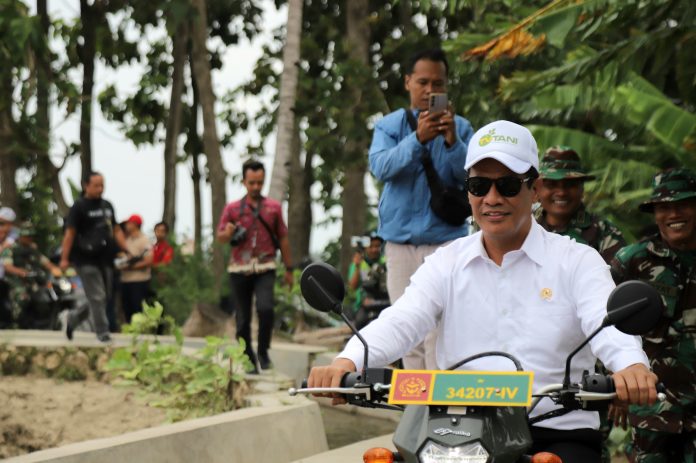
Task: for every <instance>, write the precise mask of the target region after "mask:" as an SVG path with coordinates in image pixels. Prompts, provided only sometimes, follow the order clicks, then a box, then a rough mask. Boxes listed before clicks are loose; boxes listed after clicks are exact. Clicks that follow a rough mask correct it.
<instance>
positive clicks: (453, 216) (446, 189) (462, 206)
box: [405, 109, 471, 227]
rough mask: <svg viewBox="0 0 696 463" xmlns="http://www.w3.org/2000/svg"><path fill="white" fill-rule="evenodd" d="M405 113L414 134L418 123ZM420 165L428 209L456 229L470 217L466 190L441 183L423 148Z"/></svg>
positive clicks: (428, 151) (411, 114)
mask: <svg viewBox="0 0 696 463" xmlns="http://www.w3.org/2000/svg"><path fill="white" fill-rule="evenodd" d="M405 111H406V120H408V125H410V126H411V130H413V131H414V132H415V131H416V129H418V122H417V121H416V118H415V116H414V115H413V113H412V112H411V111H410V110H409V109H405ZM421 163H422V164H423V169H425V178H427V179H428V187H429V188H430V208H431V209H432V210H433V213H434V214H435V215H436V216H438V217H439V218H441V219H442V220H444V221H445V222H447V223H448V224H450V225H454V226H456V227H458V226H461V225H464V222H465V221H466V219H467V218H468V217H469V216H471V205H470V204H469V197H468V196H467V193H466V190H463V189H460V188H458V187H456V186H447V185H445V184H444V183H443V182H442V179H441V178H440V176H439V175H438V173H437V170H435V166H434V165H433V158H432V156H431V155H430V150H428V148H426V147H425V146H423V147H422V149H421Z"/></svg>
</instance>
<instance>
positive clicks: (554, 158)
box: [539, 146, 595, 180]
mask: <svg viewBox="0 0 696 463" xmlns="http://www.w3.org/2000/svg"><path fill="white" fill-rule="evenodd" d="M539 177H541V178H547V179H549V180H563V179H581V180H592V179H594V178H595V177H594V175H589V174H588V173H587V171H586V170H585V169H584V168H583V167H582V163H581V162H580V156H578V153H576V152H575V150H574V149H573V148H570V147H569V146H552V147H551V148H549V149H547V150H546V153H544V157H543V158H541V163H540V164H539Z"/></svg>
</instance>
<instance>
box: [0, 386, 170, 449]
mask: <svg viewBox="0 0 696 463" xmlns="http://www.w3.org/2000/svg"><path fill="white" fill-rule="evenodd" d="M0 404H2V405H0V459H2V458H7V457H11V456H16V455H21V454H25V453H29V452H34V451H37V450H42V449H47V448H52V447H58V446H61V445H65V444H69V443H72V442H80V441H85V440H89V439H95V438H101V437H108V436H114V435H118V434H123V433H125V432H129V431H135V430H138V429H143V428H148V427H152V426H158V425H160V424H163V423H164V422H165V420H166V414H165V412H164V411H163V410H161V409H158V408H153V407H149V406H147V405H145V401H144V399H143V398H142V397H141V396H140V395H139V393H138V392H136V391H135V390H134V389H125V388H118V387H112V386H109V385H107V384H104V383H100V382H98V381H93V380H87V381H76V382H68V381H57V380H53V379H47V378H39V377H31V376H1V377H0Z"/></svg>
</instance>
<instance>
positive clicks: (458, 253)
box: [308, 121, 657, 463]
mask: <svg viewBox="0 0 696 463" xmlns="http://www.w3.org/2000/svg"><path fill="white" fill-rule="evenodd" d="M465 168H466V169H467V171H468V174H469V178H468V180H467V190H468V192H469V201H470V203H471V207H472V211H473V217H474V219H475V221H476V223H477V224H478V225H479V227H480V230H481V231H480V232H478V233H476V234H473V235H471V236H469V237H465V238H461V239H458V240H455V241H454V242H453V243H451V244H450V245H448V246H445V247H443V248H441V249H439V250H438V251H436V252H435V254H433V255H432V256H431V257H429V258H427V259H426V261H425V263H424V264H423V265H422V266H421V267H420V268H419V269H418V271H417V272H416V273H415V274H414V276H413V277H412V278H411V284H410V285H409V287H408V288H407V289H406V292H405V293H404V295H403V296H402V297H401V298H399V299H398V300H397V301H396V302H395V303H394V305H393V306H392V307H390V308H388V309H386V310H384V311H383V312H382V314H381V315H380V317H379V318H378V319H377V320H375V321H374V322H372V323H371V324H370V325H368V326H367V327H366V328H365V329H363V330H362V332H361V333H362V336H363V337H364V339H365V341H366V342H367V344H369V345H370V347H371V350H370V358H369V361H370V364H371V365H372V366H384V365H387V364H389V363H391V362H393V361H395V360H396V359H398V358H399V357H401V356H402V355H404V354H405V353H406V352H408V351H409V350H410V349H412V348H413V346H415V345H417V344H418V343H419V342H420V341H422V339H423V338H424V337H425V335H426V334H427V333H428V332H429V331H430V330H432V329H433V328H436V329H437V332H438V336H437V344H436V358H437V364H438V367H439V368H440V369H445V368H447V367H449V366H450V365H453V364H454V363H455V362H457V361H458V360H460V359H462V358H466V357H469V356H472V355H475V354H477V353H480V352H482V351H498V350H502V351H505V352H509V353H510V354H512V355H514V356H515V357H517V358H518V359H519V360H520V361H521V363H522V366H523V367H524V370H528V371H533V372H534V389H535V390H537V389H540V388H542V387H544V386H548V385H550V384H554V383H561V382H562V380H563V370H562V368H559V365H563V364H564V362H565V357H566V356H567V355H568V352H569V351H570V350H571V349H572V348H574V347H575V346H577V345H578V344H580V342H581V341H582V340H584V339H586V337H587V336H588V335H589V334H590V333H591V332H592V331H593V330H594V329H595V328H596V327H597V326H599V325H600V324H601V322H602V319H603V318H604V316H605V315H606V311H605V307H606V302H607V298H608V296H609V294H610V292H611V291H612V289H613V288H614V283H613V281H612V279H611V275H610V274H609V270H608V268H607V266H606V263H605V262H604V261H603V259H602V258H601V256H600V255H599V254H598V253H597V252H596V251H595V250H593V249H591V248H589V247H588V246H585V245H581V244H578V243H575V242H573V241H570V240H568V239H567V238H564V237H561V236H559V235H556V234H553V233H549V232H547V231H546V230H544V229H543V228H542V227H541V226H539V225H538V224H537V223H536V221H535V220H534V219H533V217H532V204H533V202H534V200H535V199H536V190H535V186H534V180H535V179H536V178H537V177H538V169H539V160H538V154H537V147H536V141H535V140H534V137H533V136H532V134H531V132H529V130H527V129H526V128H524V127H522V126H520V125H517V124H514V123H511V122H508V121H496V122H493V123H491V124H488V125H487V126H485V127H483V128H482V129H480V130H479V131H478V132H477V133H476V134H474V136H473V138H472V139H471V142H470V144H469V151H468V154H467V161H466V165H465ZM438 320H439V322H438ZM363 353H364V348H363V345H362V344H361V343H360V342H359V341H358V340H357V339H356V338H355V337H354V338H352V339H351V341H350V342H349V343H348V344H347V346H346V348H345V349H344V351H343V352H342V353H341V354H339V356H338V357H337V358H336V359H335V360H334V361H333V363H332V364H331V365H329V366H327V367H316V368H313V369H312V371H311V372H310V376H309V378H308V387H336V386H338V385H340V382H341V378H342V377H343V375H344V374H345V373H346V372H352V371H356V370H357V369H360V368H361V367H362V365H363ZM597 357H599V358H600V359H601V360H602V361H603V362H604V364H605V365H606V366H607V367H608V368H609V369H611V370H612V371H613V372H614V382H615V387H616V392H617V396H618V400H619V401H621V402H627V401H628V402H630V403H638V404H647V403H654V402H655V400H656V395H657V393H656V389H655V383H656V380H657V378H656V376H655V375H654V374H653V373H651V372H650V370H649V368H648V362H647V357H646V355H645V353H644V352H643V351H642V349H641V343H640V339H639V338H636V337H632V336H628V335H625V334H623V333H621V332H619V331H618V330H616V329H615V328H608V329H605V330H604V331H602V332H601V333H599V335H597V336H596V337H595V338H593V339H592V341H591V342H590V344H589V346H586V347H584V348H583V349H582V350H580V352H579V353H578V354H577V356H576V357H575V359H576V360H575V363H574V365H573V367H572V369H571V374H572V376H573V377H579V376H581V374H582V371H583V370H591V369H593V367H594V365H595V362H596V359H597ZM466 368H468V369H473V370H488V371H491V370H493V371H495V370H508V369H509V365H508V363H507V362H505V359H498V358H495V357H485V358H480V359H478V360H474V361H472V362H470V363H468V364H467V365H466ZM341 402H342V399H340V398H338V397H335V398H334V403H341ZM554 408H555V407H554V404H553V403H552V402H551V401H550V400H548V399H544V400H542V401H541V402H540V403H539V405H538V406H537V407H536V409H535V410H534V411H533V412H532V415H530V416H537V415H541V414H544V413H546V412H549V411H550V410H552V409H554ZM598 425H599V419H598V416H597V413H596V412H590V411H583V410H575V411H572V412H570V413H567V414H565V415H563V416H557V417H555V418H550V419H548V420H545V421H542V422H540V423H539V424H538V425H536V426H533V427H532V428H531V434H532V438H533V441H534V444H533V447H532V449H531V450H532V453H536V452H541V451H548V452H553V453H556V454H557V455H558V456H560V457H561V458H562V459H563V461H564V462H566V463H598V462H600V461H601V456H600V454H601V434H600V433H599V431H597V428H598Z"/></svg>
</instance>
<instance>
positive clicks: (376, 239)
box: [348, 233, 390, 329]
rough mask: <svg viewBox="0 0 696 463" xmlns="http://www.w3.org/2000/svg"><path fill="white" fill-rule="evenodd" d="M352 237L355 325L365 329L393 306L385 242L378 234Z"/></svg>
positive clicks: (350, 280)
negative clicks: (388, 281) (383, 248)
mask: <svg viewBox="0 0 696 463" xmlns="http://www.w3.org/2000/svg"><path fill="white" fill-rule="evenodd" d="M353 238H355V243H354V247H356V251H355V254H354V255H353V262H352V263H351V264H350V267H349V268H348V286H349V287H350V289H352V290H353V291H355V315H354V320H355V325H356V327H357V328H358V329H362V328H363V327H364V326H366V325H367V324H368V323H370V322H371V321H372V320H374V319H375V318H377V317H378V316H379V313H380V312H381V311H382V309H385V308H387V307H389V305H390V304H389V293H388V292H387V262H386V259H385V257H384V255H383V254H382V245H383V244H384V240H383V239H382V238H381V237H380V236H378V235H377V234H376V233H373V234H371V235H370V236H364V237H363V236H354V237H353Z"/></svg>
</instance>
